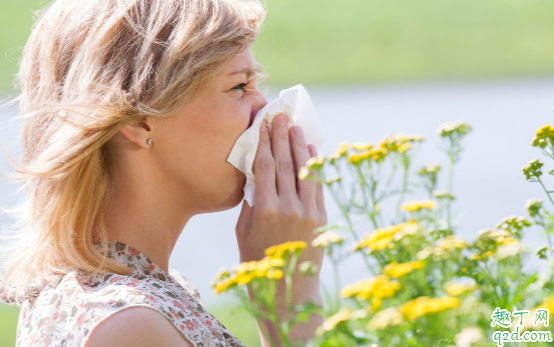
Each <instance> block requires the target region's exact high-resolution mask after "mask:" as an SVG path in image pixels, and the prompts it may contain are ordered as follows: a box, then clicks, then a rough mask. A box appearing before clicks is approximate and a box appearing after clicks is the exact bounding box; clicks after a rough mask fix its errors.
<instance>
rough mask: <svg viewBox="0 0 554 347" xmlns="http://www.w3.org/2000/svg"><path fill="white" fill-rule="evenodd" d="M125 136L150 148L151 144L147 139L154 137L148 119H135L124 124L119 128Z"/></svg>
mask: <svg viewBox="0 0 554 347" xmlns="http://www.w3.org/2000/svg"><path fill="white" fill-rule="evenodd" d="M119 132H121V134H122V135H123V136H125V138H126V139H127V140H129V141H131V142H133V143H135V144H137V145H138V146H140V147H142V148H144V149H148V148H150V145H149V144H147V143H146V140H148V139H149V138H151V137H152V131H151V128H150V126H149V125H148V120H147V119H146V118H144V119H143V120H138V121H133V122H129V123H126V124H124V125H123V126H122V127H121V129H120V130H119Z"/></svg>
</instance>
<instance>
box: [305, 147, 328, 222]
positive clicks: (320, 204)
mask: <svg viewBox="0 0 554 347" xmlns="http://www.w3.org/2000/svg"><path fill="white" fill-rule="evenodd" d="M308 151H309V152H310V156H311V157H312V158H313V157H316V156H317V149H316V148H315V146H314V145H308ZM315 175H316V177H317V178H319V180H318V183H317V184H316V188H315V202H316V205H317V209H318V210H319V212H325V199H324V196H323V184H322V183H320V182H321V175H320V174H319V173H315Z"/></svg>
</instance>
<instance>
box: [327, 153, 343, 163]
mask: <svg viewBox="0 0 554 347" xmlns="http://www.w3.org/2000/svg"><path fill="white" fill-rule="evenodd" d="M341 157H342V155H341V154H339V153H333V154H331V155H329V156H328V157H327V159H328V160H329V163H331V164H334V163H335V161H336V160H337V159H340V158H341Z"/></svg>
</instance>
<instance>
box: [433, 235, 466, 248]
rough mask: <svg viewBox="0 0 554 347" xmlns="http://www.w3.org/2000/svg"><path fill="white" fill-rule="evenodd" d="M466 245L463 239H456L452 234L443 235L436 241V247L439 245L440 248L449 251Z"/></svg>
mask: <svg viewBox="0 0 554 347" xmlns="http://www.w3.org/2000/svg"><path fill="white" fill-rule="evenodd" d="M466 245H467V244H466V242H465V241H464V240H462V239H457V238H455V237H454V236H452V235H450V236H447V237H445V238H444V239H442V240H440V241H439V242H438V243H437V247H439V248H440V249H442V250H448V251H451V250H453V249H455V248H464V247H465V246H466Z"/></svg>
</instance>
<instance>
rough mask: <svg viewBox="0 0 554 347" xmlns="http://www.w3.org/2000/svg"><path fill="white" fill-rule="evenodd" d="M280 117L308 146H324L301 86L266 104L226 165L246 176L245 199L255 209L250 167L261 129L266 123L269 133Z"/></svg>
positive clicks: (253, 179) (252, 177)
mask: <svg viewBox="0 0 554 347" xmlns="http://www.w3.org/2000/svg"><path fill="white" fill-rule="evenodd" d="M279 113H285V114H286V115H287V116H288V119H289V128H290V127H292V126H293V125H298V126H300V127H301V128H302V130H303V131H304V136H305V138H306V143H307V144H312V145H314V146H316V148H319V147H321V145H323V143H324V142H325V136H324V135H323V131H322V129H321V124H319V121H318V119H317V115H316V113H315V109H314V105H313V104H312V100H311V99H310V95H308V92H307V91H306V89H305V88H304V86H302V85H301V84H299V85H297V86H294V87H292V88H289V89H285V90H283V91H281V93H280V94H279V98H278V99H275V100H273V101H272V102H270V103H268V104H267V105H266V106H265V107H264V108H263V109H261V110H260V112H258V114H257V115H256V117H255V118H254V122H253V123H252V126H250V127H249V128H248V129H247V130H246V131H245V132H244V133H242V135H241V136H240V137H239V138H238V140H237V142H236V143H235V145H234V146H233V149H232V150H231V154H229V157H228V158H227V161H228V162H229V163H231V164H232V165H233V166H234V167H236V168H237V169H239V170H240V171H241V172H243V173H244V174H245V175H246V184H245V186H244V199H245V200H246V201H247V202H248V204H249V205H250V206H254V193H255V179H256V178H255V176H254V173H253V172H252V168H253V167H252V165H253V164H254V158H255V157H256V150H257V149H258V142H259V141H260V126H261V125H262V121H263V120H264V119H265V120H267V122H268V125H269V129H271V125H272V123H271V122H272V121H273V118H275V116H277V115H278V114H279Z"/></svg>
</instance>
